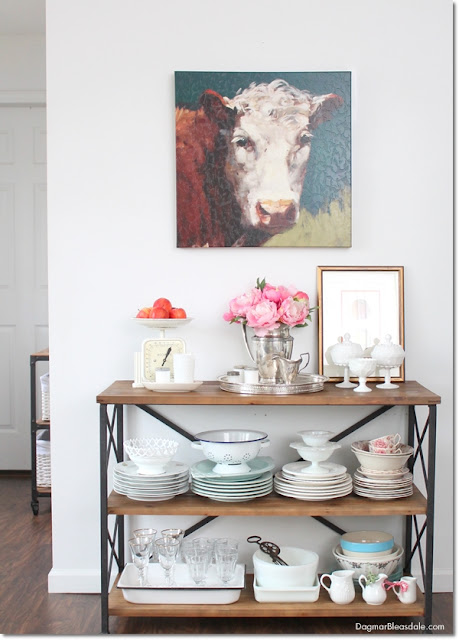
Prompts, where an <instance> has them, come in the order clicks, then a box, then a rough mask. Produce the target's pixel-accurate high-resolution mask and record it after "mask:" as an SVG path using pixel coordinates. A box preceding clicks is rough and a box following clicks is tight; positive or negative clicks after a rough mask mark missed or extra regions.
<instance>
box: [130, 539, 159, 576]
mask: <svg viewBox="0 0 459 640" xmlns="http://www.w3.org/2000/svg"><path fill="white" fill-rule="evenodd" d="M152 544H153V542H152V541H151V540H149V539H147V538H145V539H143V540H142V538H131V539H130V540H129V548H130V550H131V554H132V561H133V563H134V564H135V566H136V567H137V569H138V570H139V584H140V585H141V586H145V585H146V584H147V575H146V568H147V567H148V563H149V561H150V553H151V546H152Z"/></svg>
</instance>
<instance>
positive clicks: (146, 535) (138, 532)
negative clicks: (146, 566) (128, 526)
mask: <svg viewBox="0 0 459 640" xmlns="http://www.w3.org/2000/svg"><path fill="white" fill-rule="evenodd" d="M156 533H157V532H156V529H135V531H133V532H132V535H133V537H134V538H141V539H142V540H143V541H145V540H146V539H149V540H150V542H151V543H152V545H151V551H150V562H155V561H156V560H157V559H158V558H157V555H156V549H155V538H156Z"/></svg>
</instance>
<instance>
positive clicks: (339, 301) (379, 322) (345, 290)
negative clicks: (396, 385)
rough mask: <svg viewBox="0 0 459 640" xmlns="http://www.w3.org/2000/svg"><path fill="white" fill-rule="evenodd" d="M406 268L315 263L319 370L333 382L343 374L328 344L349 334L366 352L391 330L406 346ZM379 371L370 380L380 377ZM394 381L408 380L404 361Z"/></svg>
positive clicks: (393, 372) (381, 340)
mask: <svg viewBox="0 0 459 640" xmlns="http://www.w3.org/2000/svg"><path fill="white" fill-rule="evenodd" d="M403 287H404V284H403V267H317V291H318V303H319V373H320V374H321V375H326V376H328V377H329V378H330V380H331V381H337V380H340V379H342V377H343V367H340V366H337V365H335V364H334V363H333V360H332V359H331V357H330V349H331V347H332V346H333V345H335V344H336V343H337V342H341V341H342V340H343V338H344V335H345V334H349V336H350V340H351V342H356V343H358V344H360V346H361V347H362V349H363V351H364V355H365V356H370V355H371V351H372V350H373V348H374V346H375V345H376V344H378V343H380V342H383V341H384V339H385V337H386V336H387V335H390V336H391V339H392V342H393V343H394V344H399V345H401V346H402V347H403V348H404V347H405V332H404V288H403ZM382 379H383V375H382V374H381V373H380V372H379V371H378V370H377V371H376V376H374V377H372V378H369V380H382ZM392 380H393V381H398V382H403V381H404V380H405V366H404V363H403V364H402V365H401V366H399V367H395V368H394V369H393V370H392Z"/></svg>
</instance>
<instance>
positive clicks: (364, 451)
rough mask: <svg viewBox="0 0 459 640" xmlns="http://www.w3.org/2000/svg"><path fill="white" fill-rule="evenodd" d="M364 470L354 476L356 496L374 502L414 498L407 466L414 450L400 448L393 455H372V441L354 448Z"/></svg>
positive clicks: (353, 446)
mask: <svg viewBox="0 0 459 640" xmlns="http://www.w3.org/2000/svg"><path fill="white" fill-rule="evenodd" d="M351 449H352V451H353V452H354V454H355V456H356V457H357V460H358V461H359V462H360V464H361V466H360V467H359V468H358V469H357V470H356V471H355V473H354V493H355V494H357V495H359V496H362V497H364V498H371V499H372V500H392V499H395V498H406V497H408V496H411V495H412V494H413V475H412V473H411V472H410V470H409V469H408V467H407V466H406V463H407V461H408V459H409V458H410V456H412V455H413V451H414V450H413V447H411V446H410V445H407V444H399V445H398V447H397V451H396V452H394V453H373V452H371V451H370V441H369V440H359V441H358V442H354V443H353V444H352V445H351Z"/></svg>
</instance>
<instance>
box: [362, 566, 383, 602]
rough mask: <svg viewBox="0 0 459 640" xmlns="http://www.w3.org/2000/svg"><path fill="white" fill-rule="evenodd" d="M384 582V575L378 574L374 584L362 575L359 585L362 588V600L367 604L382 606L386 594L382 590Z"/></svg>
mask: <svg viewBox="0 0 459 640" xmlns="http://www.w3.org/2000/svg"><path fill="white" fill-rule="evenodd" d="M362 580H365V586H364V585H363V584H362ZM384 580H387V576H386V574H385V573H378V575H377V577H376V580H375V581H374V582H370V581H369V580H368V578H367V577H366V576H364V575H361V576H360V578H359V585H360V586H361V587H362V598H363V599H364V600H365V602H366V603H367V604H383V602H385V600H386V598H387V593H386V590H385V589H384Z"/></svg>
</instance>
